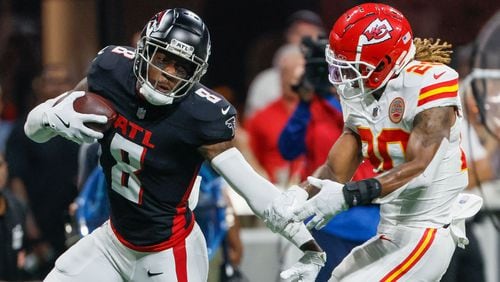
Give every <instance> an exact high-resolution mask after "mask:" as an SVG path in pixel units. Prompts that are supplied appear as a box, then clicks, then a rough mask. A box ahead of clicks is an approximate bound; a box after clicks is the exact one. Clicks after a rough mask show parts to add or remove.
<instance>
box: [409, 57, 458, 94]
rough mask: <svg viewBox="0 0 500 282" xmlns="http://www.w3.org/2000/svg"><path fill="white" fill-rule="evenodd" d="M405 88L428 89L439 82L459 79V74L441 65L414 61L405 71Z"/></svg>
mask: <svg viewBox="0 0 500 282" xmlns="http://www.w3.org/2000/svg"><path fill="white" fill-rule="evenodd" d="M403 75H404V81H403V84H404V86H405V87H420V88H423V87H426V86H427V85H433V84H435V83H439V82H445V81H449V80H453V79H458V73H457V72H456V71H455V70H454V69H452V68H450V67H448V66H447V65H445V64H441V63H428V62H420V61H413V62H411V63H410V64H408V66H407V67H405V68H404V70H403Z"/></svg>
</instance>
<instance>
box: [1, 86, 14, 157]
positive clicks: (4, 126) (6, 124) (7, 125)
mask: <svg viewBox="0 0 500 282" xmlns="http://www.w3.org/2000/svg"><path fill="white" fill-rule="evenodd" d="M3 106H4V104H3V92H2V87H1V86H0V152H5V143H7V138H8V137H9V135H10V132H11V131H12V126H13V125H14V121H12V120H7V119H4V118H2V115H1V113H3V108H4V107H3Z"/></svg>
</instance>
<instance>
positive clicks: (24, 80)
mask: <svg viewBox="0 0 500 282" xmlns="http://www.w3.org/2000/svg"><path fill="white" fill-rule="evenodd" d="M328 28H329V26H326V25H325V24H324V22H323V21H322V19H321V17H320V16H319V15H317V14H316V13H314V12H313V11H309V10H299V11H297V12H295V13H293V14H291V15H290V16H289V18H288V20H287V26H286V29H285V30H283V31H282V38H281V43H282V45H281V46H280V47H279V48H278V49H277V50H272V51H273V52H274V57H273V60H272V62H269V64H270V65H272V66H271V67H270V68H268V69H264V70H262V71H261V72H260V73H258V74H257V75H256V76H255V78H254V79H253V81H252V82H251V83H250V85H249V87H248V92H247V93H235V90H234V89H232V88H231V87H230V86H229V83H228V84H227V85H218V86H216V87H214V89H215V90H216V91H218V92H220V93H221V94H223V95H224V96H226V98H227V99H228V100H229V101H230V102H232V103H233V104H234V105H235V107H236V108H237V109H239V115H238V116H239V121H238V122H239V124H240V126H239V127H238V129H237V132H236V141H237V144H238V146H239V147H240V148H239V149H240V150H241V151H242V152H243V153H244V154H245V157H246V158H247V159H248V160H249V162H250V163H251V164H252V166H253V167H255V168H256V169H257V170H258V172H259V173H260V174H262V175H263V176H265V177H267V178H268V179H269V180H271V181H272V182H273V183H275V184H276V185H277V186H279V187H281V188H283V189H285V188H286V187H289V186H290V185H292V184H296V183H298V182H301V181H303V180H304V179H305V177H307V176H308V175H310V174H311V173H312V172H313V171H314V170H315V169H316V168H317V167H318V166H319V165H320V164H322V163H323V162H324V161H325V159H326V157H327V154H328V149H329V148H330V147H331V145H332V144H333V142H334V141H335V140H336V139H337V138H338V137H339V135H340V134H341V132H342V127H343V119H342V108H341V106H340V103H339V100H338V97H337V96H336V93H335V90H334V89H333V88H332V87H329V86H328V82H327V81H326V83H325V81H322V80H321V79H320V78H319V77H321V75H323V74H324V71H326V70H321V68H322V67H324V65H326V63H325V62H318V61H317V59H318V58H321V56H323V54H322V53H321V52H322V50H321V48H320V50H319V54H318V50H317V46H324V43H325V42H326V41H324V40H325V39H324V38H325V36H327V35H328V34H327V32H328ZM499 29H500V28H499ZM322 40H323V41H322ZM135 41H136V40H135V39H134V40H132V42H135ZM39 44H40V42H39V37H38V36H37V35H36V34H34V33H33V31H32V29H30V28H21V29H18V30H12V31H11V32H10V33H9V35H8V38H7V40H6V41H5V43H4V44H3V45H2V46H1V49H0V66H1V67H0V85H1V88H0V90H1V92H0V95H1V99H0V238H1V239H0V280H13V281H16V280H40V279H42V278H43V277H44V276H45V275H46V274H47V272H48V271H49V270H50V269H51V268H52V267H53V265H54V260H55V258H57V257H58V256H59V255H60V254H61V253H62V252H63V251H64V250H65V249H66V248H68V247H69V246H70V245H71V243H72V240H69V238H70V237H69V236H70V235H71V234H72V233H74V230H71V223H72V221H73V219H72V215H73V214H74V209H75V207H73V209H70V206H71V205H72V204H74V201H75V199H76V198H77V196H78V194H79V188H80V187H82V186H83V181H82V180H81V179H80V181H78V179H79V169H80V174H81V169H82V168H81V162H79V150H81V148H80V147H79V145H77V144H76V143H73V142H71V141H68V140H65V139H63V138H61V137H56V138H54V139H52V140H51V141H50V142H47V143H43V144H38V143H34V142H32V141H31V140H29V139H28V138H27V137H26V136H25V135H24V132H23V124H24V121H25V115H26V114H27V112H28V111H29V110H31V108H32V107H33V106H34V105H36V104H38V103H40V102H42V101H45V100H46V99H48V98H51V97H55V96H58V95H59V94H61V93H63V92H65V91H67V90H69V89H71V88H72V87H73V86H74V85H75V84H76V83H77V81H75V77H77V75H76V74H73V73H72V72H71V70H70V69H69V68H68V67H67V66H66V65H62V64H50V65H42V63H41V62H42V59H41V58H40V56H41V55H40V51H39V48H40V46H39ZM132 44H133V43H132ZM321 44H323V45H321ZM315 48H316V49H315ZM471 49H472V47H471V46H470V45H466V46H456V48H454V50H455V53H454V55H453V60H452V66H453V67H454V68H455V69H457V70H458V71H459V73H460V75H461V77H462V78H465V77H466V76H467V75H468V74H469V73H471V68H470V67H469V66H470V61H471V57H472V56H473V55H474V54H473V52H472V50H471ZM96 51H97V50H96ZM266 52H270V50H266ZM497 67H500V64H499V65H498V66H497ZM324 79H327V78H326V75H325V76H324ZM498 87H500V86H498ZM498 89H499V88H496V90H495V91H499V90H498ZM241 96H244V97H246V99H244V100H243V102H242V99H240V97H241ZM463 97H464V105H465V106H466V111H465V112H466V113H467V119H466V120H467V123H466V125H464V128H463V133H462V138H463V142H464V144H463V148H464V150H465V151H466V152H467V156H468V162H469V174H470V175H469V179H470V180H469V183H470V184H469V187H470V188H471V189H477V188H476V187H477V186H478V185H479V184H480V183H485V182H490V181H493V180H495V179H498V178H499V177H500V149H499V148H500V147H499V144H498V142H499V141H498V139H497V138H495V137H493V136H492V135H491V134H490V133H489V132H488V130H487V129H486V128H485V127H484V125H483V124H482V123H481V122H480V115H479V109H478V105H477V104H476V102H475V99H474V98H473V95H472V94H471V93H463ZM79 163H80V166H79ZM207 169H208V168H207ZM205 173H207V174H208V175H211V173H213V172H210V171H206V172H205ZM373 175H374V172H373V168H372V167H370V165H369V164H368V163H366V164H364V165H363V167H362V168H360V170H359V171H358V172H357V174H356V176H355V177H356V178H358V179H363V178H366V177H371V176H373ZM212 177H213V179H216V176H213V175H211V176H209V177H208V179H211V180H213V179H212ZM205 185H214V182H210V183H209V182H207V183H205ZM217 185H218V187H219V188H220V187H222V188H221V189H223V188H224V187H223V186H224V184H223V183H217ZM206 187H207V186H205V188H206ZM204 193H212V194H213V193H216V195H215V196H214V195H212V194H211V196H213V197H214V199H212V200H210V197H211V196H210V197H209V196H207V194H204ZM224 195H225V192H214V191H213V190H208V188H207V189H205V190H204V189H203V186H202V191H201V195H200V199H208V202H202V208H204V210H205V211H206V212H207V213H208V212H210V210H209V209H210V207H211V205H212V207H214V206H217V205H219V206H220V200H221V199H223V201H224V203H225V204H223V205H222V206H223V207H224V209H225V212H224V215H223V216H218V215H216V216H215V217H210V218H208V219H206V220H221V221H229V223H230V224H229V225H228V226H226V227H227V228H226V229H225V230H224V235H226V234H227V237H226V238H225V239H221V238H219V237H217V236H213V237H210V238H214V240H217V242H218V243H217V244H215V247H214V248H218V247H221V246H222V248H223V254H222V256H223V257H224V258H222V260H226V264H227V262H229V264H230V265H231V266H232V267H234V268H235V269H237V268H238V266H239V265H240V263H241V259H242V254H243V252H244V250H243V249H242V244H241V241H240V239H239V234H238V232H239V231H238V230H239V222H238V221H237V218H238V215H237V214H234V211H233V209H232V208H231V200H230V199H228V198H227V196H224ZM203 204H205V206H203ZM207 209H208V210H207ZM200 213H201V212H200ZM197 216H198V215H197ZM199 218H200V220H202V218H203V216H202V215H200V216H199ZM214 218H215V219H214ZM235 219H236V222H235ZM480 220H484V217H481V218H479V217H478V216H476V218H474V220H473V221H471V222H469V223H468V224H470V225H473V224H474V223H475V222H478V221H480ZM377 223H378V207H377V206H368V207H362V208H360V209H352V210H349V212H346V214H345V215H342V216H338V217H336V218H335V220H333V221H332V222H331V223H330V224H329V227H328V226H327V227H326V228H325V229H324V230H322V231H321V232H315V234H313V235H314V236H315V238H316V239H317V241H318V242H319V243H320V244H321V246H322V247H323V248H324V249H325V250H326V251H327V253H328V263H327V266H326V267H325V270H324V271H322V273H320V276H319V277H318V280H317V281H326V280H327V277H328V276H329V272H331V270H332V269H333V267H334V266H335V265H337V264H338V263H339V262H340V261H341V260H342V258H343V257H344V256H345V255H347V253H349V251H350V250H351V249H352V248H353V247H355V246H357V245H359V244H361V243H363V242H364V241H365V240H367V239H368V238H370V237H371V236H373V235H374V234H375V232H376V225H377ZM233 226H234V228H233V229H231V227H233ZM228 230H231V231H228ZM206 236H207V235H206ZM207 237H208V236H207ZM470 240H471V245H470V246H469V247H468V248H467V249H466V250H465V251H457V253H456V258H454V260H453V262H452V264H451V266H450V268H449V273H447V275H446V276H445V278H444V280H443V281H486V280H484V279H485V278H484V277H485V274H484V263H483V262H482V257H483V256H482V254H481V250H480V248H479V247H478V246H477V245H478V244H477V242H475V238H474V237H473V236H472V238H470ZM212 242H213V241H212ZM209 243H210V240H209ZM212 247H213V246H212ZM209 249H210V248H209ZM462 252H463V253H462ZM464 262H465V263H464ZM222 270H223V271H225V270H226V268H223V269H222ZM223 271H222V272H223ZM462 273H467V275H466V274H462ZM224 275H225V276H227V277H226V279H227V280H225V281H243V280H242V279H243V278H242V277H241V275H240V276H238V277H236V278H233V279H235V280H230V279H231V278H230V276H233V277H235V275H234V272H231V273H230V274H224ZM236 276H237V275H236ZM465 276H472V278H471V279H472V280H458V278H457V277H461V279H465V278H464V277H465ZM228 277H229V278H228ZM481 277H482V280H481ZM238 279H240V280H238ZM214 281H216V280H214Z"/></svg>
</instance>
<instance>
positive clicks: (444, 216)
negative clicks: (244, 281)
mask: <svg viewBox="0 0 500 282" xmlns="http://www.w3.org/2000/svg"><path fill="white" fill-rule="evenodd" d="M450 47H451V46H450V45H449V44H447V43H443V44H440V42H439V40H437V41H435V42H434V41H433V40H427V39H425V40H420V39H414V38H413V34H412V30H411V27H410V24H409V23H408V21H407V20H406V18H405V17H404V16H403V14H401V13H400V12H399V11H397V10H396V9H394V8H392V7H390V6H387V5H384V4H374V3H367V4H362V5H359V6H356V7H354V8H352V9H350V10H348V11H347V12H346V13H344V14H343V15H342V16H341V17H340V18H339V19H338V20H337V21H336V23H335V24H334V26H333V28H332V30H331V33H330V38H329V45H328V46H327V48H326V60H327V62H328V64H329V79H330V81H331V83H332V84H333V85H334V86H335V87H336V88H337V91H338V93H339V95H340V97H341V102H342V107H343V113H344V120H345V130H344V133H343V135H342V136H341V137H340V138H339V139H338V140H337V142H336V143H335V144H334V145H333V147H332V148H331V151H330V153H329V156H328V159H327V161H326V163H325V164H324V165H323V166H321V167H320V168H319V169H318V170H317V171H316V172H315V173H314V177H309V178H308V181H306V182H305V183H302V184H301V185H300V186H301V187H303V188H304V189H305V190H306V191H308V193H309V195H310V196H312V197H311V198H310V199H309V200H307V201H306V202H305V203H304V204H303V205H298V206H297V207H296V208H295V209H293V211H291V212H290V210H289V209H284V208H283V207H282V206H280V205H279V201H276V202H275V204H274V205H272V206H271V207H270V208H269V209H267V210H266V213H267V214H268V215H269V216H270V217H273V218H279V217H282V218H283V228H284V226H286V224H287V223H288V222H291V221H293V220H295V221H301V220H304V219H306V218H308V217H310V216H314V217H313V218H312V219H311V220H310V221H309V223H308V227H309V228H313V227H315V228H321V227H322V226H324V225H325V224H326V222H328V220H329V219H331V218H332V217H333V216H335V215H336V214H337V213H339V212H341V211H342V210H345V209H347V208H349V207H353V206H357V205H364V204H368V203H372V202H375V203H380V204H381V209H380V213H381V220H380V224H379V227H378V234H377V235H376V236H375V237H373V238H372V239H370V240H369V241H367V242H366V243H365V244H363V245H361V246H359V247H357V248H355V249H354V250H353V251H352V252H351V253H350V254H349V255H348V256H347V257H346V258H345V259H344V260H343V262H342V263H341V264H340V265H339V266H338V267H337V268H335V270H334V271H333V273H332V278H331V280H330V281H438V280H439V279H440V277H441V276H442V275H443V273H444V272H445V270H446V268H447V266H448V264H449V261H450V259H451V256H452V254H453V252H454V250H455V246H456V245H459V246H463V245H465V244H467V238H466V237H465V233H464V232H465V231H464V230H463V228H462V227H461V224H462V223H463V218H464V217H467V216H470V215H471V214H473V213H475V212H477V210H478V209H479V207H480V206H481V203H482V201H481V199H480V198H475V197H473V196H470V197H468V196H463V195H461V194H460V195H459V193H460V192H461V191H462V190H463V189H464V188H465V187H466V186H467V183H468V179H467V171H466V170H467V164H466V162H465V155H464V153H463V151H462V149H461V148H460V122H461V119H462V106H461V104H460V99H459V96H458V94H457V92H458V74H457V72H456V71H454V70H453V69H451V68H450V67H448V66H446V65H445V63H448V62H449V54H450V51H449V48H450ZM363 158H365V159H368V160H369V161H370V162H371V163H372V164H373V165H374V167H375V168H376V171H377V172H378V173H379V175H378V176H377V177H375V178H370V179H365V180H362V181H355V182H350V180H351V178H352V176H353V174H354V172H355V170H356V169H357V167H358V166H359V164H360V163H361V162H362V161H363ZM283 197H286V192H284V195H283ZM290 219H292V220H290ZM282 276H283V277H284V278H290V277H292V278H293V277H294V269H291V270H288V271H285V272H283V273H282Z"/></svg>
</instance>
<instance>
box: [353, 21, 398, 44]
mask: <svg viewBox="0 0 500 282" xmlns="http://www.w3.org/2000/svg"><path fill="white" fill-rule="evenodd" d="M392 29H393V28H392V26H391V25H390V24H389V22H388V21H387V20H382V21H381V20H380V19H375V20H374V21H373V22H372V23H370V25H369V26H368V27H367V28H366V29H365V31H364V32H363V34H361V38H360V41H361V43H362V44H365V45H368V44H376V43H380V42H384V41H386V40H388V39H390V38H391V31H392Z"/></svg>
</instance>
